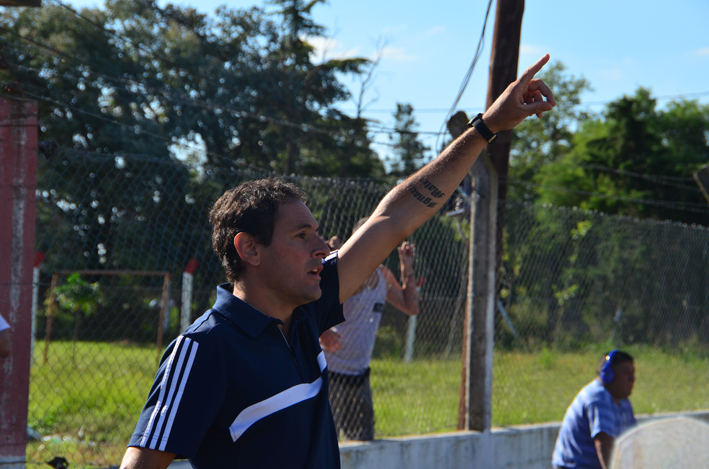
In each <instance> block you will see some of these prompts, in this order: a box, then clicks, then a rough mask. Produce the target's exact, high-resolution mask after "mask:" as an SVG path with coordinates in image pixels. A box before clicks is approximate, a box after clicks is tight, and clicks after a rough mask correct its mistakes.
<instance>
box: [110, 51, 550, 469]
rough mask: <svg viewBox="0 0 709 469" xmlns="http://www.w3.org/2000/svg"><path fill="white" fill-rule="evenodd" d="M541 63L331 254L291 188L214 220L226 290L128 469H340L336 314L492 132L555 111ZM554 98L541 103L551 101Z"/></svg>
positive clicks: (173, 366)
mask: <svg viewBox="0 0 709 469" xmlns="http://www.w3.org/2000/svg"><path fill="white" fill-rule="evenodd" d="M548 60H549V56H548V55H546V56H544V57H542V58H541V59H540V60H539V61H537V63H535V64H534V65H533V66H532V67H530V68H529V69H527V70H526V71H525V72H524V73H523V74H522V75H521V76H520V78H519V79H518V80H517V81H515V82H514V83H512V84H511V85H510V86H509V87H508V88H507V90H505V92H504V93H503V94H502V95H501V96H500V98H499V99H498V100H497V101H495V103H493V104H492V106H490V108H489V109H488V110H487V111H486V112H485V115H484V116H482V115H479V116H478V118H476V119H475V120H474V121H471V127H470V129H469V130H468V131H467V132H465V133H464V134H463V135H462V136H461V137H459V138H458V139H457V140H456V141H455V142H454V143H453V144H451V145H450V146H449V147H448V148H447V149H446V150H444V151H443V153H441V155H440V156H439V157H438V158H437V159H436V160H434V161H433V162H432V163H430V164H428V165H427V166H425V167H424V168H422V169H421V170H419V171H418V172H416V173H415V174H414V175H412V176H411V177H409V178H408V179H407V180H406V181H404V182H403V183H402V184H400V185H398V186H397V187H395V188H394V189H393V190H392V191H391V192H390V193H389V194H387V196H386V197H384V199H383V200H382V201H381V202H380V204H379V206H378V207H377V208H376V209H375V211H374V213H373V214H372V215H371V216H370V218H369V220H368V221H367V222H366V223H365V224H364V226H363V227H362V228H360V229H359V230H358V231H357V233H356V234H355V235H353V236H352V237H351V238H350V239H349V240H348V241H347V242H346V243H345V244H344V245H343V246H342V248H341V249H340V250H339V254H334V255H332V256H331V255H330V250H329V248H328V246H327V244H326V243H325V242H324V241H323V240H322V239H321V238H320V236H319V235H318V224H317V222H316V221H315V219H314V218H313V215H312V214H311V213H310V210H308V208H307V207H306V206H305V203H304V201H305V198H304V196H303V194H302V192H300V190H298V189H297V188H296V187H295V186H292V185H290V184H286V183H283V182H280V181H278V180H272V179H267V180H261V181H252V182H248V183H245V184H242V185H240V186H239V187H237V188H235V189H232V190H230V191H227V192H226V193H225V194H224V195H222V197H221V198H220V199H219V200H218V201H217V202H216V203H215V204H214V207H213V208H212V211H211V213H210V221H211V223H212V225H213V233H212V244H213V246H214V249H215V251H216V252H217V254H218V255H219V258H220V259H221V261H222V265H223V266H224V270H225V272H226V275H227V279H228V280H229V283H228V284H224V285H220V286H219V287H218V288H217V301H216V303H215V305H214V307H213V308H212V309H211V310H209V311H207V312H206V313H205V314H204V315H203V316H202V317H201V318H199V319H198V320H197V321H195V323H194V324H193V325H192V326H191V327H190V328H189V329H188V330H187V331H186V332H185V333H184V334H182V335H181V336H180V337H179V338H177V339H176V340H175V341H174V342H173V343H172V344H170V345H169V346H168V348H167V350H166V351H165V354H164V356H163V359H162V362H161V365H160V369H159V370H158V373H157V375H156V377H155V382H154V384H153V387H152V389H151V390H150V394H149V397H148V401H147V403H146V405H145V407H144V409H143V412H142V413H141V416H140V419H139V421H138V425H137V427H136V430H135V433H134V434H133V437H132V438H131V440H130V443H129V448H128V450H127V451H126V454H125V456H124V458H123V462H122V464H121V468H125V469H133V468H150V469H153V468H158V469H163V468H166V467H167V466H168V465H169V464H170V462H171V461H172V460H173V459H174V458H175V457H176V456H182V457H187V458H189V459H190V461H191V463H192V465H193V467H196V468H199V469H203V468H205V469H206V468H208V469H214V468H234V467H258V468H263V467H288V468H337V467H339V466H340V459H339V449H338V445H337V435H336V433H335V424H334V421H333V418H332V412H331V410H330V404H329V402H328V373H327V364H326V363H325V359H324V354H323V352H322V349H321V348H320V344H319V342H318V338H319V337H320V335H321V334H322V333H323V332H324V331H326V330H327V329H329V328H330V327H332V326H334V325H336V324H338V323H340V322H342V321H343V320H344V318H343V316H342V307H341V303H342V302H344V301H345V300H346V299H347V298H349V297H350V296H351V295H352V294H353V293H354V292H355V291H356V290H357V288H358V287H359V286H360V285H362V283H363V282H364V281H365V280H366V279H367V278H368V277H369V276H370V274H371V273H372V272H374V270H375V269H376V268H377V267H378V266H379V265H380V264H381V263H382V262H383V261H384V259H385V258H386V257H387V256H388V255H389V253H390V252H391V251H392V250H393V249H394V248H395V247H396V246H398V245H399V244H400V243H401V242H402V241H403V240H404V239H406V238H407V237H408V236H409V235H410V234H411V233H413V231H414V230H416V229H417V228H418V227H419V226H421V225H422V224H423V223H424V222H425V221H426V220H428V218H430V217H431V216H432V215H433V214H434V213H435V212H436V211H437V210H438V209H439V208H440V207H441V205H442V204H443V202H445V200H446V199H447V198H448V197H449V196H450V194H451V193H452V192H453V191H454V190H455V189H456V187H457V186H458V184H459V183H460V181H461V180H462V179H463V177H464V176H465V174H466V173H467V171H468V169H469V168H470V166H471V165H472V164H473V163H474V162H475V160H476V159H477V157H478V155H479V154H480V151H481V150H482V149H483V147H484V146H485V145H486V144H487V143H489V142H491V141H492V140H494V137H495V134H494V132H498V131H501V130H508V129H512V128H513V127H515V126H516V125H517V124H519V123H520V122H522V121H523V120H524V119H525V118H527V117H529V116H532V115H535V114H536V115H537V116H539V117H541V116H542V114H543V113H544V112H547V111H549V110H551V109H552V107H553V105H555V102H554V98H553V95H552V93H551V91H550V90H549V88H548V87H547V86H546V85H545V84H544V83H543V82H542V81H541V80H538V79H534V75H535V74H536V73H537V72H538V71H539V70H540V69H541V68H542V66H544V64H545V63H546V62H547V61H548ZM545 98H546V100H545Z"/></svg>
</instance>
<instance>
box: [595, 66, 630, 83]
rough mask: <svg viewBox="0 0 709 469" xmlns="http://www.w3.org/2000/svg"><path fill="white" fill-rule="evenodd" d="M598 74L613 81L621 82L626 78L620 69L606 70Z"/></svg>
mask: <svg viewBox="0 0 709 469" xmlns="http://www.w3.org/2000/svg"><path fill="white" fill-rule="evenodd" d="M598 74H599V75H600V76H602V77H603V78H606V79H608V80H611V81H620V80H622V79H623V78H625V74H624V73H623V71H622V70H621V69H619V68H606V69H601V70H599V71H598Z"/></svg>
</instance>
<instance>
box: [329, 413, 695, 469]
mask: <svg viewBox="0 0 709 469" xmlns="http://www.w3.org/2000/svg"><path fill="white" fill-rule="evenodd" d="M679 416H685V417H691V418H696V419H699V420H702V421H704V422H707V423H709V411H700V412H681V413H672V414H656V415H650V416H639V417H638V422H639V423H645V422H650V421H653V420H660V419H664V418H670V417H679ZM560 426H561V423H560V422H554V423H547V424H540V425H520V426H514V427H508V428H496V429H493V430H492V431H491V432H488V433H480V432H454V433H441V434H434V435H422V436H409V437H401V438H390V439H386V440H376V441H372V442H363V443H360V442H356V443H342V444H340V458H341V460H342V469H365V468H366V469H431V468H436V469H458V468H480V469H492V468H495V469H550V468H551V453H552V451H553V450H554V444H555V443H556V437H557V435H558V434H559V427H560Z"/></svg>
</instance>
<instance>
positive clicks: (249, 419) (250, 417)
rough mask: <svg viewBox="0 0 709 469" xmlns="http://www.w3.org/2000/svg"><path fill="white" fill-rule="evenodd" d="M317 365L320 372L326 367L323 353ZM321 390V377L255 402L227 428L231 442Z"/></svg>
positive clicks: (319, 356)
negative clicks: (262, 420) (277, 413)
mask: <svg viewBox="0 0 709 469" xmlns="http://www.w3.org/2000/svg"><path fill="white" fill-rule="evenodd" d="M318 365H319V366H320V372H322V371H323V370H324V369H325V367H326V366H327V363H326V362H325V354H324V353H323V352H320V354H319V355H318ZM321 388H322V376H321V377H319V378H318V379H316V380H315V381H313V382H312V383H303V384H298V385H296V386H293V387H291V388H288V389H286V390H285V391H282V392H279V393H278V394H276V395H275V396H271V397H269V398H268V399H266V400H264V401H261V402H257V403H256V404H253V405H251V406H249V407H247V408H246V409H244V410H242V411H241V413H239V415H238V416H237V417H236V419H235V420H234V423H232V424H231V426H230V427H229V432H230V433H231V439H232V441H234V442H236V440H238V439H239V438H240V437H241V435H243V434H244V432H245V431H246V430H248V429H249V427H251V425H253V424H255V423H256V422H258V421H259V420H261V419H262V418H265V417H268V416H269V415H272V414H275V413H276V412H279V411H281V410H283V409H286V408H288V407H290V406H293V405H295V404H298V403H300V402H303V401H306V400H308V399H311V398H313V397H315V396H317V395H318V394H319V393H320V389H321Z"/></svg>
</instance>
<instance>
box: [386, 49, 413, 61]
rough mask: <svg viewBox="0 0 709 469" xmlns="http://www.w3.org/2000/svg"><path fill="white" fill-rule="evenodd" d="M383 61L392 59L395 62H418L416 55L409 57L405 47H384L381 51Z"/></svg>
mask: <svg viewBox="0 0 709 469" xmlns="http://www.w3.org/2000/svg"><path fill="white" fill-rule="evenodd" d="M381 56H382V59H390V60H393V61H395V62H413V61H414V60H418V57H417V56H415V55H408V54H407V53H406V52H405V51H404V48H403V47H383V48H382V50H381Z"/></svg>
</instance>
